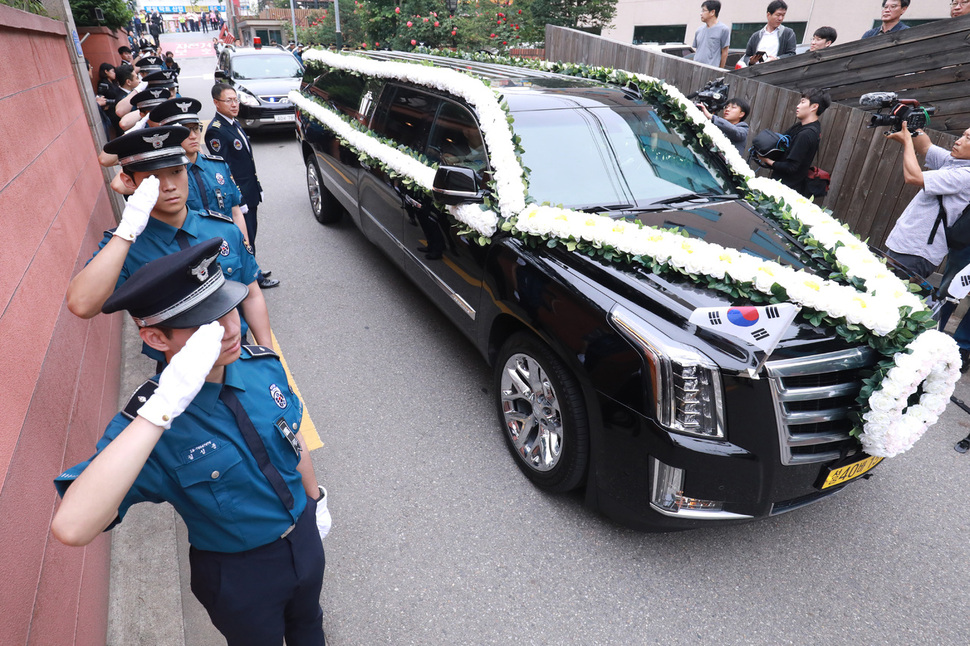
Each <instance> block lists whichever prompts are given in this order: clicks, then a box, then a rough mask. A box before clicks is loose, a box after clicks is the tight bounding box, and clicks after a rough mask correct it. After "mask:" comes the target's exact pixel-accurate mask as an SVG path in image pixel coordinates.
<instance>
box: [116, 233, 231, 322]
mask: <svg viewBox="0 0 970 646" xmlns="http://www.w3.org/2000/svg"><path fill="white" fill-rule="evenodd" d="M225 246H226V242H225V241H224V240H223V239H222V238H212V239H211V240H206V241H205V242H201V243H199V244H197V245H195V246H194V247H189V248H188V249H183V250H181V251H177V252H175V253H172V254H169V255H167V256H162V257H161V258H158V259H156V260H153V261H151V262H150V263H148V264H147V265H145V266H144V267H142V268H141V269H139V270H138V271H136V272H135V273H134V274H132V276H131V278H129V279H128V280H126V281H125V284H124V285H122V286H121V287H119V288H118V290H117V291H115V293H114V294H112V295H111V296H109V297H108V300H106V301H105V302H104V305H102V306H101V311H102V312H104V313H105V314H110V313H111V312H118V311H121V310H128V313H129V314H131V316H132V317H133V318H134V319H135V323H137V324H138V327H148V326H150V325H164V326H166V327H171V328H190V327H197V326H199V325H205V324H206V323H211V322H212V321H216V320H218V319H220V318H222V317H223V316H225V315H226V314H227V313H228V312H229V311H230V310H232V308H234V307H236V305H238V304H239V303H241V302H242V301H243V299H245V298H246V295H247V294H249V288H248V287H246V285H243V284H242V283H237V282H233V281H229V280H226V278H225V276H223V275H222V267H220V266H219V260H218V258H219V255H220V251H221V250H222V248H223V247H225Z"/></svg>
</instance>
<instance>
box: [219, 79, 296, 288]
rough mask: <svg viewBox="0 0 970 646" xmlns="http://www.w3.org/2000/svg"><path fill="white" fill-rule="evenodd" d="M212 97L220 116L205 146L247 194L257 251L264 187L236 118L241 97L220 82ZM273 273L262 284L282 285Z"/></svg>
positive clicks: (251, 239)
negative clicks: (228, 170)
mask: <svg viewBox="0 0 970 646" xmlns="http://www.w3.org/2000/svg"><path fill="white" fill-rule="evenodd" d="M212 100H213V103H215V106H216V116H215V118H214V119H213V120H212V121H210V122H209V126H208V127H207V128H206V130H205V145H206V148H208V149H209V153H210V154H212V155H218V156H220V157H222V158H223V159H224V160H226V163H228V164H229V168H230V169H232V176H233V177H234V178H235V180H236V185H237V186H238V187H239V190H240V191H242V195H243V204H244V206H243V207H242V212H243V215H244V216H245V218H246V231H247V232H248V233H249V244H250V246H252V248H253V251H255V250H256V230H257V220H256V213H257V210H258V207H259V203H260V202H262V201H263V187H262V186H260V184H259V178H258V177H257V176H256V162H255V160H254V159H253V151H252V147H251V146H250V144H249V137H248V136H247V135H246V132H245V131H244V130H243V127H242V124H240V123H239V121H238V120H237V119H236V117H237V116H238V115H239V98H238V97H237V96H236V91H235V90H234V89H232V88H231V87H230V86H228V85H226V84H225V83H216V84H215V85H213V86H212ZM271 273H272V272H269V271H264V272H263V274H262V276H261V277H260V280H259V286H260V287H263V288H268V287H276V286H277V285H279V284H280V281H278V280H275V279H271V278H269V275H270V274H271Z"/></svg>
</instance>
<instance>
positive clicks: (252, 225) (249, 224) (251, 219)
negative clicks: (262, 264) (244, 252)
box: [243, 204, 258, 253]
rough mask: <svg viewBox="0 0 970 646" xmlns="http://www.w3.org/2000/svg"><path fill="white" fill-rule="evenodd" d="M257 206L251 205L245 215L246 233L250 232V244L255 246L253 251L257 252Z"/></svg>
mask: <svg viewBox="0 0 970 646" xmlns="http://www.w3.org/2000/svg"><path fill="white" fill-rule="evenodd" d="M257 210H258V209H257V207H256V205H254V204H250V205H249V210H248V211H246V213H245V214H244V215H243V219H244V220H246V233H248V234H249V246H250V247H252V248H253V253H255V252H256V226H257V222H256V211H257Z"/></svg>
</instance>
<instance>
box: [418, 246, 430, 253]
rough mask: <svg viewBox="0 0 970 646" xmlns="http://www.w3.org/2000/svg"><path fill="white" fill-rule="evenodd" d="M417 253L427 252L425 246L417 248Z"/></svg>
mask: <svg viewBox="0 0 970 646" xmlns="http://www.w3.org/2000/svg"><path fill="white" fill-rule="evenodd" d="M418 251H419V252H421V253H424V252H426V251H428V248H427V247H426V246H424V245H421V246H420V247H418Z"/></svg>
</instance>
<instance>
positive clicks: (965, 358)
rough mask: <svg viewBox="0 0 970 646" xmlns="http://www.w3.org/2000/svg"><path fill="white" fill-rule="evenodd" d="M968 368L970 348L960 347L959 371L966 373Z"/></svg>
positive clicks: (969, 364)
mask: <svg viewBox="0 0 970 646" xmlns="http://www.w3.org/2000/svg"><path fill="white" fill-rule="evenodd" d="M968 370H970V350H968V349H966V348H960V372H962V373H964V374H966V373H967V371H968Z"/></svg>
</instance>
